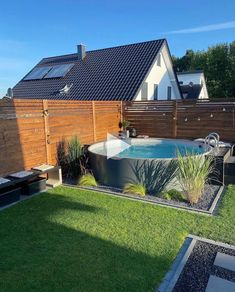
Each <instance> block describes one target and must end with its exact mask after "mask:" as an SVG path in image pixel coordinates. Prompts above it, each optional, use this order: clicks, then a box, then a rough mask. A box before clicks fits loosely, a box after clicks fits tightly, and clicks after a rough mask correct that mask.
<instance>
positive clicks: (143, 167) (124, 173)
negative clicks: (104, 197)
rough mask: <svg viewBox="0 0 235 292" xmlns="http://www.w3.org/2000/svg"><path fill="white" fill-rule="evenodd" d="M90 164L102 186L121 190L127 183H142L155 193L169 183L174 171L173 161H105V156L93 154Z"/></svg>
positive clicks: (122, 159)
mask: <svg viewBox="0 0 235 292" xmlns="http://www.w3.org/2000/svg"><path fill="white" fill-rule="evenodd" d="M90 163H91V167H92V170H93V174H94V176H95V178H96V179H97V181H98V182H99V183H100V184H102V185H108V186H112V187H115V188H123V187H124V186H125V184H127V183H140V182H144V183H145V185H146V186H147V188H148V189H149V190H150V192H151V190H153V191H154V192H155V193H156V192H161V190H163V189H164V188H165V187H166V185H168V184H170V183H171V181H172V178H173V176H174V173H175V170H176V161H174V160H159V159H148V160H146V159H133V158H132V159H128V158H116V157H114V158H109V159H107V156H103V155H98V154H95V153H90ZM174 185H175V184H174ZM175 188H177V186H176V185H175Z"/></svg>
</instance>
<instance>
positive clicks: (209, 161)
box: [177, 151, 214, 204]
mask: <svg viewBox="0 0 235 292" xmlns="http://www.w3.org/2000/svg"><path fill="white" fill-rule="evenodd" d="M177 156H178V171H177V178H178V181H179V184H180V186H181V188H182V191H183V194H184V196H185V197H186V198H187V200H188V201H189V202H190V203H191V204H195V203H197V202H198V200H199V199H200V197H201V196H202V193H203V190H204V187H205V184H206V183H208V179H209V175H210V174H211V173H212V171H213V170H214V166H213V157H205V156H203V155H193V154H192V153H191V154H189V153H186V156H183V155H182V154H181V153H180V152H179V151H178V155H177Z"/></svg>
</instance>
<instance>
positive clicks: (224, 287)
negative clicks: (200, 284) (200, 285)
mask: <svg viewBox="0 0 235 292" xmlns="http://www.w3.org/2000/svg"><path fill="white" fill-rule="evenodd" d="M234 291H235V283H234V282H231V281H228V280H224V279H222V278H218V277H216V276H210V278H209V281H208V284H207V287H206V292H234Z"/></svg>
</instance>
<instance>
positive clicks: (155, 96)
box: [153, 84, 158, 100]
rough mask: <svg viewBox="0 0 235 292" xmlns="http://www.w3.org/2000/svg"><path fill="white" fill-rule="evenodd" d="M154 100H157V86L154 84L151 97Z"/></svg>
mask: <svg viewBox="0 0 235 292" xmlns="http://www.w3.org/2000/svg"><path fill="white" fill-rule="evenodd" d="M153 99H154V100H158V84H154V95H153Z"/></svg>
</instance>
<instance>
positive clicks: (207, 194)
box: [70, 181, 221, 211]
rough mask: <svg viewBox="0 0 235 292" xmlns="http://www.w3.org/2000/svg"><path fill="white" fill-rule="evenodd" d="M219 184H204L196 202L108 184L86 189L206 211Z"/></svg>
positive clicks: (218, 188)
mask: <svg viewBox="0 0 235 292" xmlns="http://www.w3.org/2000/svg"><path fill="white" fill-rule="evenodd" d="M70 184H71V181H70ZM220 188H221V186H219V185H206V186H205V189H204V192H203V195H202V197H201V198H200V200H199V201H198V203H197V204H190V203H189V202H187V201H175V200H166V199H163V198H160V197H157V196H150V195H146V196H144V197H141V196H137V195H133V194H123V193H122V190H121V189H118V188H113V187H108V186H98V187H89V188H88V189H92V190H98V191H105V192H107V193H108V192H111V193H115V194H118V195H120V196H124V197H128V198H135V199H139V200H142V201H149V202H153V203H160V204H164V205H170V206H172V207H183V208H191V209H194V210H202V211H208V210H209V209H210V207H211V205H212V203H213V201H214V199H215V197H216V195H217V193H218V191H219V190H220Z"/></svg>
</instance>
